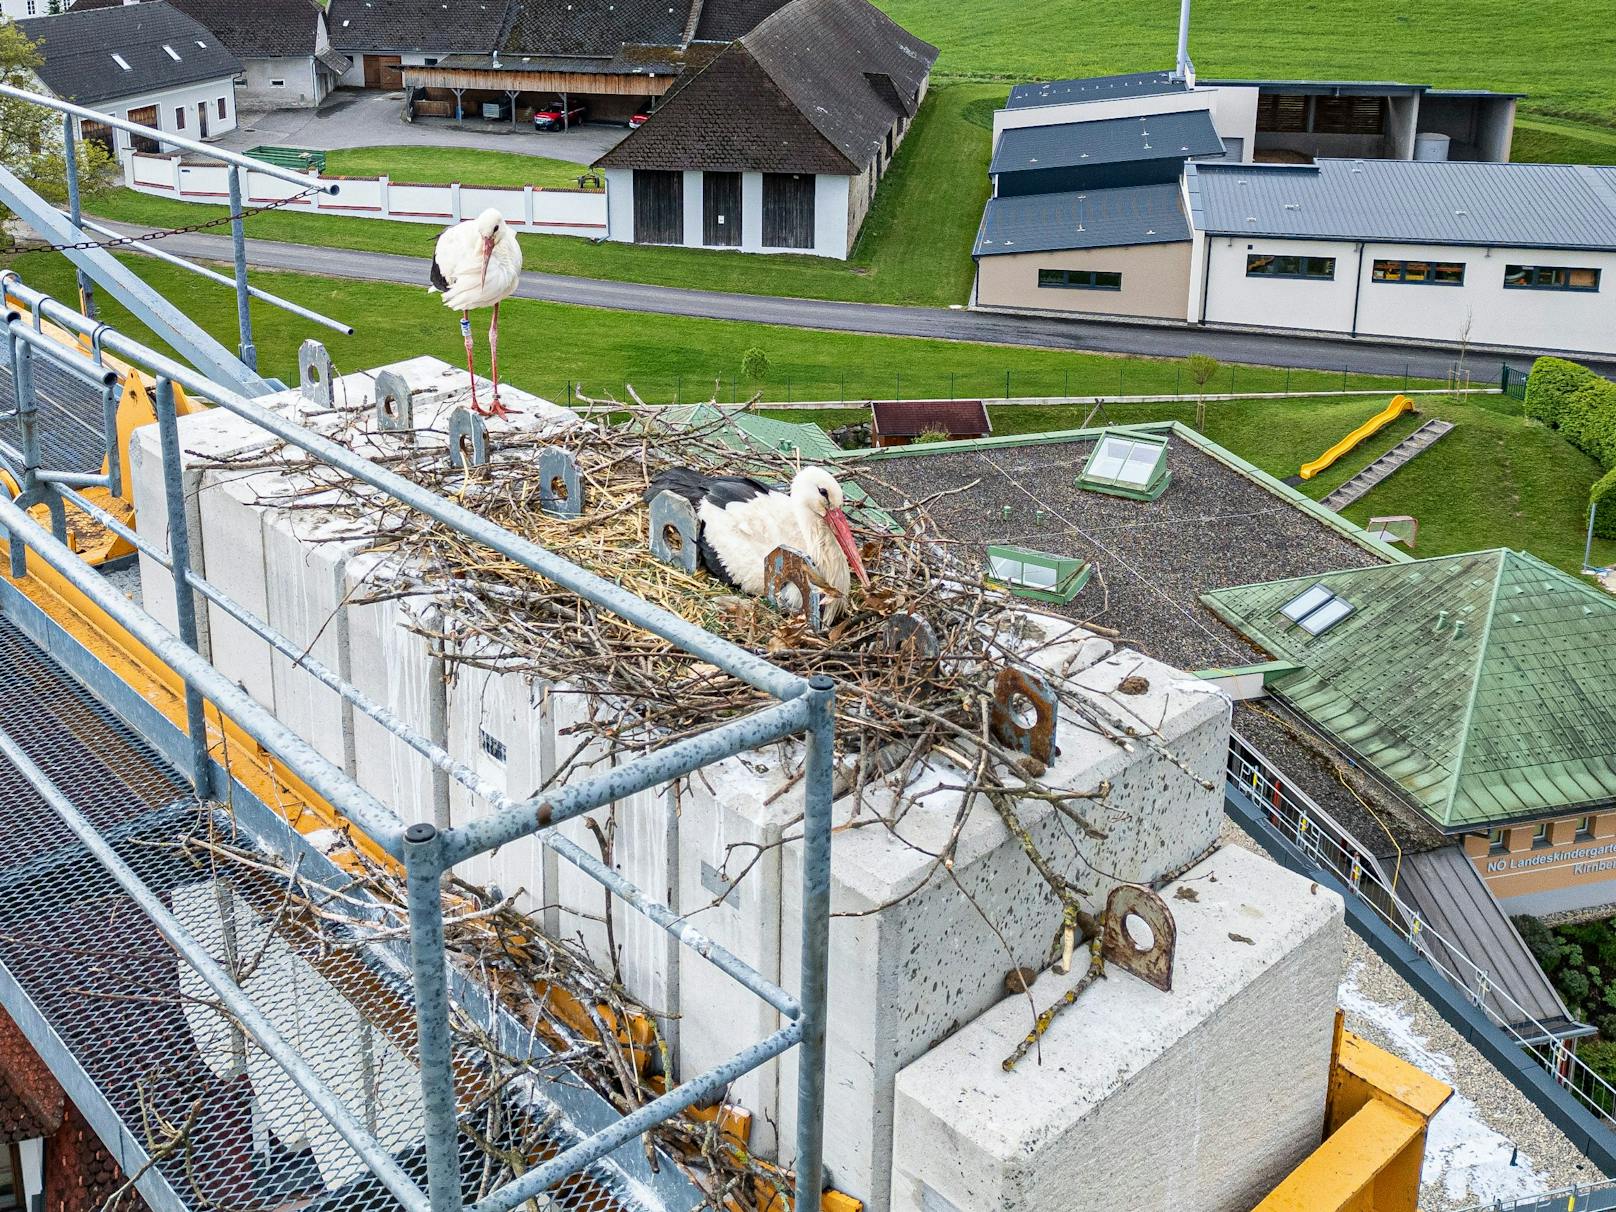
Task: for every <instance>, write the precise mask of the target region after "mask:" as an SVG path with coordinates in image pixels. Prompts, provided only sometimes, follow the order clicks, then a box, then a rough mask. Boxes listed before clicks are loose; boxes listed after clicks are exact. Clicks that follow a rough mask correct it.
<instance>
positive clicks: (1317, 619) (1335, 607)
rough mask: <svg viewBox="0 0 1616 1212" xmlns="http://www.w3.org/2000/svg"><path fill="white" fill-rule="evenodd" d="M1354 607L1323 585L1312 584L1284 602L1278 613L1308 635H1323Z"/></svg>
mask: <svg viewBox="0 0 1616 1212" xmlns="http://www.w3.org/2000/svg"><path fill="white" fill-rule="evenodd" d="M1355 609H1356V607H1354V606H1353V604H1352V603H1351V602H1349V601H1347V599H1346V598H1343V597H1338V596H1337V595H1336V594H1334V593H1332V592H1331V591H1330V590H1329V589H1328V588H1327V587H1325V586H1324V585H1314V586H1312V587H1310V588H1308V589H1304V590H1303V591H1302V592H1301V593H1299V594H1297V595H1296V596H1295V597H1294V598H1292V599H1291V600H1290V601H1289V602H1287V603H1285V605H1284V606H1283V607H1282V608H1281V609H1280V612H1279V613H1280V614H1282V615H1284V616H1285V617H1286V618H1287V619H1289V620H1290V621H1291V622H1293V623H1295V624H1296V625H1297V626H1298V627H1300V628H1301V629H1302V630H1303V631H1305V632H1307V634H1308V635H1323V634H1324V633H1325V632H1326V631H1328V630H1330V628H1332V627H1334V626H1335V625H1336V624H1337V623H1339V622H1340V621H1341V620H1342V619H1344V618H1346V617H1347V616H1348V615H1349V614H1351V613H1352V612H1353V610H1355Z"/></svg>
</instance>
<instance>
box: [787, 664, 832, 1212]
mask: <svg viewBox="0 0 1616 1212" xmlns="http://www.w3.org/2000/svg"><path fill="white" fill-rule="evenodd" d="M806 701H807V705H808V755H807V757H806V758H805V759H804V761H803V767H802V781H803V797H802V799H803V816H802V822H803V828H802V833H803V838H802V955H801V958H800V964H801V966H800V968H799V969H798V972H799V979H800V980H801V982H802V1005H803V1012H802V1017H801V1018H799V1019H798V1020H797V1024H798V1026H800V1027H801V1028H802V1052H801V1054H800V1055H799V1056H798V1058H797V1158H796V1162H797V1167H796V1168H797V1189H796V1195H797V1198H796V1206H797V1208H799V1209H814V1208H817V1207H818V1206H819V1203H820V1190H821V1188H822V1187H823V1186H824V1147H825V1117H824V1106H825V1028H826V1013H825V1005H826V1002H827V1001H828V999H829V990H828V987H827V982H828V977H829V954H830V846H831V800H832V794H833V792H832V786H833V784H834V781H835V773H836V683H835V682H834V681H833V680H832V679H830V678H828V677H826V676H825V675H823V674H819V675H817V676H815V677H814V678H813V679H811V680H810V682H809V689H808V694H807V699H806Z"/></svg>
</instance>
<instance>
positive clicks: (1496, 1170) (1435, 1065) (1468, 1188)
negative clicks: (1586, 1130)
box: [1222, 821, 1604, 1212]
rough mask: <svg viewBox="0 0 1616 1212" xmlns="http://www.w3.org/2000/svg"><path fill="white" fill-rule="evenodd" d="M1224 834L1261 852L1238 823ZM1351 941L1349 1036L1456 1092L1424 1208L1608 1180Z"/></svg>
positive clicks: (1345, 971)
mask: <svg viewBox="0 0 1616 1212" xmlns="http://www.w3.org/2000/svg"><path fill="white" fill-rule="evenodd" d="M1222 837H1223V841H1225V842H1226V843H1230V844H1233V845H1238V846H1244V847H1245V848H1246V849H1248V850H1255V851H1257V852H1258V853H1263V851H1262V847H1260V846H1259V845H1257V844H1256V843H1255V842H1254V841H1253V840H1252V839H1251V838H1250V837H1248V836H1247V835H1246V834H1245V833H1244V832H1243V831H1242V830H1241V829H1240V828H1239V827H1238V826H1236V825H1234V824H1233V823H1232V822H1230V821H1225V822H1224V826H1223V834H1222ZM1345 938H1346V948H1345V954H1344V956H1343V966H1342V980H1341V1007H1342V1009H1344V1010H1345V1011H1346V1013H1347V1016H1346V1025H1347V1030H1349V1031H1352V1032H1354V1033H1356V1034H1358V1035H1361V1036H1362V1037H1363V1038H1364V1039H1367V1040H1368V1041H1369V1042H1371V1043H1373V1044H1375V1045H1376V1046H1378V1047H1381V1048H1384V1049H1386V1050H1387V1051H1388V1052H1391V1053H1392V1054H1393V1055H1395V1056H1399V1057H1401V1058H1402V1059H1404V1060H1406V1061H1408V1062H1409V1063H1410V1064H1413V1065H1417V1066H1418V1067H1419V1068H1421V1069H1423V1070H1425V1071H1426V1072H1427V1073H1430V1074H1432V1075H1433V1076H1435V1077H1437V1078H1440V1079H1441V1080H1442V1081H1444V1082H1447V1083H1448V1084H1449V1085H1450V1086H1452V1087H1453V1088H1454V1096H1453V1097H1452V1098H1451V1099H1449V1100H1448V1103H1447V1105H1446V1106H1444V1107H1443V1108H1442V1110H1441V1111H1439V1112H1438V1113H1437V1114H1436V1116H1435V1117H1434V1118H1433V1119H1432V1121H1431V1128H1430V1133H1429V1136H1428V1138H1427V1143H1426V1153H1425V1170H1424V1174H1423V1175H1422V1179H1423V1181H1422V1186H1421V1190H1420V1212H1457V1210H1458V1209H1461V1208H1469V1207H1473V1206H1474V1205H1476V1204H1481V1203H1485V1202H1488V1201H1491V1200H1495V1199H1498V1200H1504V1201H1506V1202H1507V1201H1509V1200H1512V1199H1519V1198H1522V1197H1525V1196H1531V1195H1538V1194H1542V1193H1543V1192H1545V1191H1552V1190H1554V1189H1555V1188H1557V1187H1567V1186H1570V1185H1571V1184H1572V1183H1587V1182H1592V1181H1595V1180H1597V1179H1599V1178H1601V1177H1604V1176H1603V1175H1602V1174H1601V1173H1600V1171H1599V1169H1598V1168H1597V1167H1596V1166H1595V1165H1594V1164H1593V1163H1592V1162H1591V1161H1589V1160H1588V1158H1587V1157H1586V1156H1584V1154H1583V1153H1582V1151H1581V1150H1579V1149H1577V1148H1576V1147H1575V1146H1574V1145H1572V1144H1571V1142H1570V1141H1569V1140H1567V1139H1566V1137H1565V1134H1564V1133H1562V1132H1561V1131H1560V1130H1559V1129H1558V1128H1556V1127H1555V1126H1554V1125H1553V1124H1551V1123H1550V1122H1549V1121H1548V1120H1547V1119H1546V1118H1545V1117H1544V1116H1543V1114H1542V1112H1540V1111H1539V1110H1538V1109H1537V1108H1536V1107H1534V1106H1533V1105H1532V1104H1531V1103H1530V1102H1529V1101H1528V1100H1527V1098H1526V1096H1525V1095H1523V1094H1522V1093H1521V1092H1520V1091H1519V1090H1518V1089H1516V1088H1515V1086H1514V1085H1513V1084H1512V1083H1511V1082H1510V1081H1509V1080H1508V1079H1507V1078H1505V1077H1504V1076H1503V1074H1501V1073H1500V1072H1499V1071H1498V1070H1497V1069H1496V1068H1494V1067H1493V1065H1492V1064H1491V1063H1489V1062H1488V1061H1487V1059H1486V1058H1485V1057H1483V1056H1482V1055H1481V1053H1479V1052H1477V1051H1476V1050H1475V1048H1473V1047H1472V1046H1471V1045H1470V1044H1469V1043H1467V1042H1466V1041H1465V1040H1464V1039H1462V1038H1461V1037H1460V1036H1459V1034H1458V1033H1457V1032H1456V1031H1454V1029H1453V1028H1452V1027H1450V1026H1449V1025H1448V1023H1447V1022H1446V1020H1444V1019H1443V1018H1442V1017H1441V1015H1439V1014H1438V1013H1437V1012H1436V1011H1435V1010H1434V1009H1433V1008H1432V1007H1431V1005H1430V1003H1428V1002H1426V1001H1425V1000H1424V999H1423V998H1421V997H1420V996H1419V995H1418V994H1416V993H1415V992H1414V990H1413V989H1412V988H1411V987H1410V986H1409V985H1408V983H1407V982H1406V981H1404V980H1403V978H1402V977H1400V976H1398V975H1397V973H1396V972H1395V971H1393V970H1392V968H1391V966H1390V965H1388V964H1387V963H1386V962H1385V961H1384V960H1382V959H1381V958H1380V957H1379V956H1378V955H1376V954H1375V953H1374V952H1373V951H1372V950H1370V948H1369V945H1368V944H1367V943H1365V942H1364V941H1363V940H1362V939H1360V938H1359V937H1358V936H1357V935H1356V934H1355V933H1353V932H1352V931H1351V930H1348V931H1347V932H1346V935H1345ZM1517 1149H1518V1152H1517ZM1512 1158H1513V1164H1512Z"/></svg>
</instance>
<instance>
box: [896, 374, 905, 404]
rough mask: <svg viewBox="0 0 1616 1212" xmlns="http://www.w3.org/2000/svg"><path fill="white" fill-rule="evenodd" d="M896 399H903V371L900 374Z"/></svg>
mask: <svg viewBox="0 0 1616 1212" xmlns="http://www.w3.org/2000/svg"><path fill="white" fill-rule="evenodd" d="M896 398H897V399H899V400H902V399H903V371H901V370H900V371H899V372H898V394H897V396H896Z"/></svg>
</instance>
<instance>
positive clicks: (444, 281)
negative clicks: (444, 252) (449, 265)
mask: <svg viewBox="0 0 1616 1212" xmlns="http://www.w3.org/2000/svg"><path fill="white" fill-rule="evenodd" d="M431 281H432V289H433V290H436V291H439V292H446V291H448V289H449V279H448V278H445V277H444V276H443V271H442V270H441V269H439V268H438V259H437V258H436V257H433V258H432V279H431Z"/></svg>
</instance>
